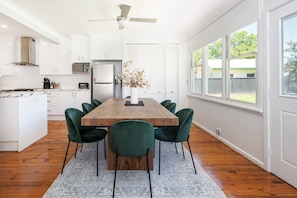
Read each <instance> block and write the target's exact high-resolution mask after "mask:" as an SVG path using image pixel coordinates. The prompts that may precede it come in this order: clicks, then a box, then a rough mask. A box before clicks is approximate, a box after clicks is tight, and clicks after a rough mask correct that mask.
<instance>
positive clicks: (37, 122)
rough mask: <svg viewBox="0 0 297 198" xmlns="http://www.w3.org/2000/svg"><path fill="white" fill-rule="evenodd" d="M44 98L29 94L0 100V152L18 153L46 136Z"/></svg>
mask: <svg viewBox="0 0 297 198" xmlns="http://www.w3.org/2000/svg"><path fill="white" fill-rule="evenodd" d="M10 95H12V94H10ZM46 97H47V96H46V94H45V93H43V92H31V93H26V94H20V95H19V96H16V95H15V96H13V97H12V96H7V97H2V98H0V118H1V119H0V151H19V152H20V151H22V150H23V149H25V148H26V147H28V146H30V145H31V144H33V143H34V142H36V141H37V140H39V139H40V138H42V137H44V136H45V135H46V134H47V104H46Z"/></svg>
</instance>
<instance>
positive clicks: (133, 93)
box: [130, 87, 138, 104]
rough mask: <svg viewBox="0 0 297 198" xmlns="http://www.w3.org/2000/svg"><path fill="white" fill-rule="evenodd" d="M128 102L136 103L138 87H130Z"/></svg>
mask: <svg viewBox="0 0 297 198" xmlns="http://www.w3.org/2000/svg"><path fill="white" fill-rule="evenodd" d="M130 95H131V98H130V103H131V104H138V87H131V88H130Z"/></svg>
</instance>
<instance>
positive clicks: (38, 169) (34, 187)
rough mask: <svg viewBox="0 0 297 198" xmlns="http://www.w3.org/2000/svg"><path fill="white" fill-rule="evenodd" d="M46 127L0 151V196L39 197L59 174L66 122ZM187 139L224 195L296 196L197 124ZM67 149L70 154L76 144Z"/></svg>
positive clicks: (295, 191) (296, 190) (195, 154)
mask: <svg viewBox="0 0 297 198" xmlns="http://www.w3.org/2000/svg"><path fill="white" fill-rule="evenodd" d="M48 129H49V134H48V135H47V136H46V137H44V138H42V139H41V140H39V141H38V142H36V143H34V144H33V145H32V146H30V147H28V148H26V149H25V150H24V151H22V152H20V153H18V152H0V197H5V198H8V197H13V198H18V197H22V198H24V197H30V198H32V197H42V195H43V194H44V193H45V192H46V190H47V189H48V187H49V186H50V185H51V183H52V182H53V181H54V180H55V178H56V177H57V176H58V174H59V173H60V171H61V166H62V161H63V158H64V155H65V150H66V146H67V130H66V125H65V122H64V121H49V125H48ZM190 142H191V148H192V151H193V153H194V156H195V157H196V159H198V162H199V164H200V165H201V166H202V167H203V168H204V169H205V170H206V172H207V173H208V174H209V175H210V176H211V177H212V179H213V180H214V181H215V182H216V183H217V185H218V186H219V187H220V188H221V189H222V190H223V192H224V193H225V194H226V196H227V197H262V198H263V197H282V198H283V197H297V189H295V188H293V187H292V186H290V185H288V184H286V183H285V182H283V181H282V180H281V179H279V178H277V177H275V176H274V175H272V174H270V173H267V172H266V171H264V170H262V169H261V168H260V167H258V166H256V165H254V164H253V163H252V162H250V161H249V160H247V159H246V158H244V157H242V156H241V155H239V154H238V153H236V152H235V151H233V150H232V149H230V148H229V147H227V146H225V145H224V144H222V143H220V142H219V141H218V140H216V139H215V138H213V137H212V136H210V135H209V134H207V133H206V132H204V131H202V130H201V129H200V128H198V127H197V126H194V125H193V126H192V128H191V137H190ZM70 149H71V150H70V151H69V152H70V153H72V154H73V153H74V150H75V145H74V144H72V146H71V148H70ZM70 158H71V156H69V158H68V159H67V161H68V160H70Z"/></svg>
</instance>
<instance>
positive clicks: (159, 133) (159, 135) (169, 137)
mask: <svg viewBox="0 0 297 198" xmlns="http://www.w3.org/2000/svg"><path fill="white" fill-rule="evenodd" d="M177 131H178V127H159V128H156V129H155V138H156V139H157V140H161V141H165V142H175V140H176V134H177Z"/></svg>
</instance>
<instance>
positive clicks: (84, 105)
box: [81, 102, 96, 114]
mask: <svg viewBox="0 0 297 198" xmlns="http://www.w3.org/2000/svg"><path fill="white" fill-rule="evenodd" d="M81 106H82V109H83V112H84V113H85V114H87V113H89V112H91V111H92V110H93V109H95V108H96V106H94V105H92V104H90V103H87V102H84V103H82V104H81Z"/></svg>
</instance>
